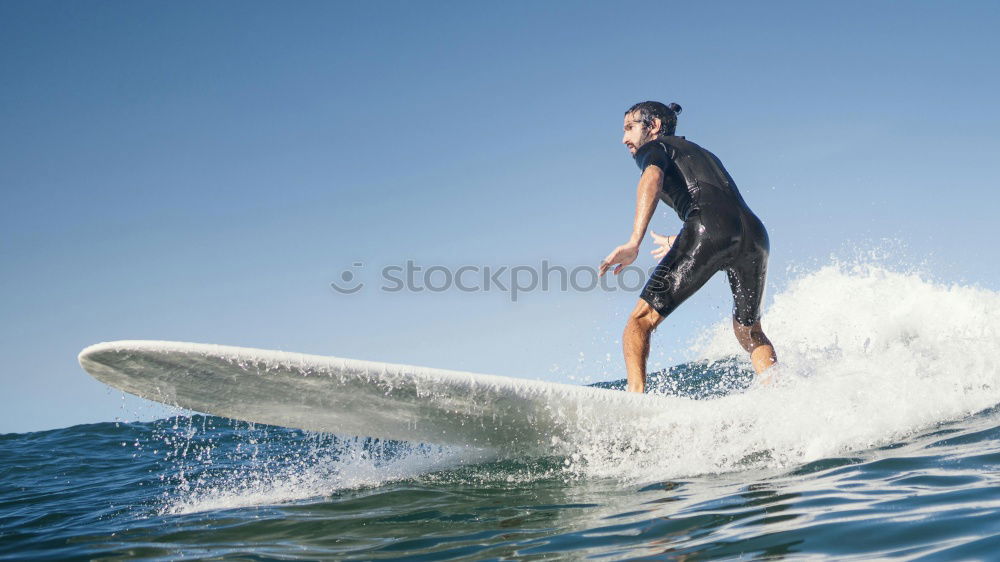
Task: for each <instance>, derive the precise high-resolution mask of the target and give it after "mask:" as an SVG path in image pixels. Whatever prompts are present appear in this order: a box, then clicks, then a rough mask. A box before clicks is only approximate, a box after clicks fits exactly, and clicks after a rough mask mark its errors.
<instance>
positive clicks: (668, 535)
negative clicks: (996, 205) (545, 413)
mask: <svg viewBox="0 0 1000 562" xmlns="http://www.w3.org/2000/svg"><path fill="white" fill-rule="evenodd" d="M817 294H825V295H832V296H836V298H832V297H831V298H827V299H817V298H816V295H817ZM928 302H933V303H935V306H933V307H929V306H927V303H928ZM765 325H766V327H767V329H768V332H769V335H770V336H771V337H772V339H773V340H775V341H776V342H781V345H779V348H778V349H779V353H780V354H781V355H780V358H781V360H782V364H781V365H780V367H779V368H778V371H777V377H776V379H775V382H774V383H773V384H771V385H768V386H760V385H759V384H755V383H753V382H752V375H751V374H750V372H749V371H748V367H747V365H746V364H745V362H744V361H743V360H742V359H741V357H742V355H741V354H740V353H739V352H738V350H735V349H734V346H735V344H734V342H733V341H732V340H733V338H732V335H731V333H728V332H727V330H728V328H727V327H726V326H725V325H724V324H720V326H718V327H715V328H713V329H712V330H710V331H709V332H708V333H706V334H705V337H704V338H703V339H702V341H700V342H699V343H698V344H697V346H696V347H697V349H696V354H697V357H698V359H697V360H695V361H692V362H690V363H685V364H683V365H679V366H676V367H673V368H671V369H668V370H667V371H664V372H662V373H658V374H656V375H655V376H652V377H651V384H650V386H651V390H652V391H653V392H658V393H662V394H669V395H673V396H679V397H682V398H683V400H681V401H677V400H673V401H671V404H675V405H676V406H675V408H674V411H672V412H669V413H667V414H665V415H667V417H666V418H665V420H666V421H663V420H655V421H654V420H637V421H638V423H637V425H635V426H630V427H623V428H621V432H620V433H621V435H620V439H619V440H617V441H616V442H614V443H611V444H609V443H606V442H605V443H600V444H593V443H587V442H586V441H584V440H581V441H579V442H576V443H572V442H571V443H569V444H567V447H568V448H567V447H563V448H561V449H558V450H555V449H554V450H553V451H552V454H551V455H548V456H541V457H539V456H527V455H524V456H517V455H511V454H508V455H507V456H505V457H501V456H498V455H496V454H493V453H491V452H490V451H484V450H478V449H477V450H472V449H464V448H462V447H439V446H434V445H427V444H408V443H400V442H386V441H379V440H373V439H366V438H360V437H344V436H334V435H328V434H315V433H307V432H302V431H298V430H293V429H286V428H279V427H273V426H264V425H252V424H248V423H245V422H237V421H234V420H229V419H225V418H218V417H212V416H204V415H200V414H191V413H181V414H179V415H177V416H174V417H170V418H166V419H162V420H158V421H153V422H144V423H124V422H119V423H116V422H108V423H100V424H93V425H81V426H74V427H68V428H64V429H56V430H51V431H40V432H33V433H22V434H5V435H0V559H25V558H45V559H92V558H97V559H115V558H130V559H133V558H141V559H164V560H166V559H169V560H175V559H185V558H191V559H204V558H240V559H337V560H371V559H409V560H446V559H477V560H478V559H488V560H515V559H516V560H533V559H591V558H592V559H614V560H617V559H649V558H653V559H685V560H692V559H693V560H698V559H737V558H739V559H793V560H794V559H835V560H850V559H860V560H870V559H873V558H897V559H906V560H911V559H913V560H998V559H1000V406H998V405H1000V295H998V294H997V293H995V292H992V291H989V290H986V289H982V288H977V287H970V286H961V285H954V284H942V283H937V282H934V281H933V280H929V279H928V278H927V277H926V276H923V275H920V274H918V273H910V272H901V271H897V270H892V269H888V268H885V267H881V266H873V265H843V264H834V265H830V266H826V267H823V268H820V269H818V270H816V271H812V272H809V273H805V274H803V275H801V276H800V277H799V278H798V279H797V280H796V281H795V282H793V283H791V284H790V285H789V286H788V287H787V288H786V289H784V290H783V291H782V292H781V293H780V294H778V295H776V296H775V298H774V301H773V304H772V305H771V306H770V307H769V309H768V316H767V318H766V324H765ZM81 376H85V375H82V374H81ZM621 385H622V382H621V381H618V382H613V383H605V384H603V386H606V387H610V388H617V387H620V386H621Z"/></svg>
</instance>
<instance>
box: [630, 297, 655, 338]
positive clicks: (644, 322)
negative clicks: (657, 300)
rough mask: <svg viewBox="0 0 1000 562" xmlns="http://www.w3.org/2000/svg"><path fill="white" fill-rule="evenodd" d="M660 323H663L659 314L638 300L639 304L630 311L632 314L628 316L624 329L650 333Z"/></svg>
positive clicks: (646, 303)
mask: <svg viewBox="0 0 1000 562" xmlns="http://www.w3.org/2000/svg"><path fill="white" fill-rule="evenodd" d="M661 321H663V318H662V317H661V316H660V313H659V312H657V311H656V309H655V308H653V307H652V306H650V305H649V303H648V302H646V301H644V300H641V299H640V300H639V303H638V304H636V306H635V308H634V309H632V314H630V315H629V318H628V324H627V325H626V328H627V329H635V330H639V331H642V332H652V331H653V330H654V329H656V326H658V325H659V324H660V322H661Z"/></svg>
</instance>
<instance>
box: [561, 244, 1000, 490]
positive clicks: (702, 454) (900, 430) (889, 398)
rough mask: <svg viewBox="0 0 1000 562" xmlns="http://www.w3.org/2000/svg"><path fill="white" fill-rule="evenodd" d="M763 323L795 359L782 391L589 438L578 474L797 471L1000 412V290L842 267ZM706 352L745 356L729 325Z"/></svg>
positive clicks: (802, 280) (787, 357) (783, 374)
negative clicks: (975, 416)
mask: <svg viewBox="0 0 1000 562" xmlns="http://www.w3.org/2000/svg"><path fill="white" fill-rule="evenodd" d="M763 323H764V327H765V330H766V332H767V334H768V336H769V337H770V338H771V340H772V341H773V342H774V344H775V347H776V349H777V352H778V356H779V360H780V362H781V364H780V365H779V367H778V371H777V375H778V376H777V381H778V383H777V384H775V385H774V386H772V387H755V388H752V389H751V390H749V391H747V392H745V393H741V394H737V395H731V396H726V397H723V398H720V399H715V400H704V401H693V400H685V401H677V402H676V403H675V404H674V406H673V407H672V408H670V411H669V412H664V414H663V415H662V416H661V419H659V420H643V422H642V423H640V424H637V426H636V427H632V428H618V429H617V430H616V432H617V436H616V435H614V434H613V433H611V432H606V431H605V432H599V433H600V434H599V435H594V436H593V437H594V441H593V442H592V443H587V442H586V441H585V440H584V439H581V441H580V443H578V452H577V454H578V456H579V458H580V460H579V462H575V463H574V469H575V470H578V471H580V472H583V473H587V474H596V475H601V476H616V477H624V478H628V479H641V480H645V479H647V478H648V479H650V480H662V479H665V478H676V477H679V476H688V475H695V474H704V473H712V472H721V471H730V470H736V469H740V468H746V467H750V466H754V467H760V466H774V467H778V466H789V465H795V464H799V463H803V462H808V461H811V460H816V459H820V458H825V457H831V456H837V455H842V454H844V453H845V452H848V451H851V450H859V449H865V448H871V447H873V446H877V445H880V444H885V443H890V442H893V441H894V440H896V439H899V438H900V437H901V436H905V435H907V434H910V433H912V432H914V431H917V430H919V429H921V428H926V427H928V426H931V425H933V424H935V423H937V422H941V421H945V420H952V419H957V418H961V417H964V416H967V415H969V414H971V413H974V412H977V411H980V410H982V409H985V408H988V407H990V406H993V405H995V404H997V403H1000V360H998V358H1000V294H998V293H996V292H994V291H989V290H986V289H981V288H975V287H968V286H960V285H946V284H940V283H935V282H932V281H929V280H928V279H927V278H926V277H924V276H922V275H920V274H917V273H906V272H899V271H893V270H892V269H890V268H887V267H885V266H882V265H877V264H855V265H847V264H840V263H835V264H833V265H829V266H825V267H822V268H820V269H818V270H817V271H814V272H811V273H807V274H805V275H802V276H801V277H799V278H798V279H796V280H795V281H794V282H792V283H791V284H790V285H789V287H788V288H787V289H786V290H785V291H783V292H782V293H781V294H778V295H776V296H775V298H774V304H773V306H771V307H770V309H769V310H768V311H767V313H766V315H765V317H764V321H763ZM697 354H698V356H699V357H701V358H703V359H706V360H719V359H723V358H726V357H731V356H733V355H740V356H743V355H745V353H744V352H743V351H742V350H741V349H740V348H739V347H738V345H737V344H736V341H735V338H734V337H733V335H732V328H731V326H730V325H729V322H728V321H726V322H722V323H720V324H719V325H718V326H715V327H713V328H712V329H710V330H709V333H708V334H707V335H706V337H705V338H703V340H702V341H701V343H700V344H699V345H698V349H697ZM615 442H617V443H618V445H617V446H610V447H609V446H608V445H607V444H608V443H615Z"/></svg>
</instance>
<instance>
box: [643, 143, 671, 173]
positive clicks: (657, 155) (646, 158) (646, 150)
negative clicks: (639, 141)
mask: <svg viewBox="0 0 1000 562" xmlns="http://www.w3.org/2000/svg"><path fill="white" fill-rule="evenodd" d="M635 163H636V165H638V166H639V169H640V170H642V171H645V170H646V168H647V167H648V166H650V165H653V166H656V167H658V168H659V169H661V170H663V171H664V173H666V171H667V170H669V169H670V166H671V165H672V164H673V160H671V158H670V156H669V155H668V154H667V151H666V150H665V149H664V148H663V145H662V144H660V143H658V142H656V141H651V142H647V143H646V144H644V145H643V146H641V147H640V148H639V150H638V151H637V152H636V153H635Z"/></svg>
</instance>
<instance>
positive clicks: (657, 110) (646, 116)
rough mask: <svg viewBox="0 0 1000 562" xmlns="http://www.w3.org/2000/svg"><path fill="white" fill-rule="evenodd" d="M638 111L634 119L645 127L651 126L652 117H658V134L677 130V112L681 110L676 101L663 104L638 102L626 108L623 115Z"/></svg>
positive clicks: (671, 132) (670, 133)
mask: <svg viewBox="0 0 1000 562" xmlns="http://www.w3.org/2000/svg"><path fill="white" fill-rule="evenodd" d="M633 111H635V112H638V115H636V120H637V121H639V122H640V123H642V124H643V125H645V126H647V127H652V126H653V118H654V117H659V119H660V130H659V131H656V132H657V134H660V135H672V134H674V131H676V130H677V114H679V113H680V112H681V106H679V105H677V104H676V103H671V104H670V105H663V104H662V103H660V102H658V101H644V102H639V103H637V104H635V105H633V106H632V107H630V108H628V111H626V112H625V115H628V114H629V113H632V112H633Z"/></svg>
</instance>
